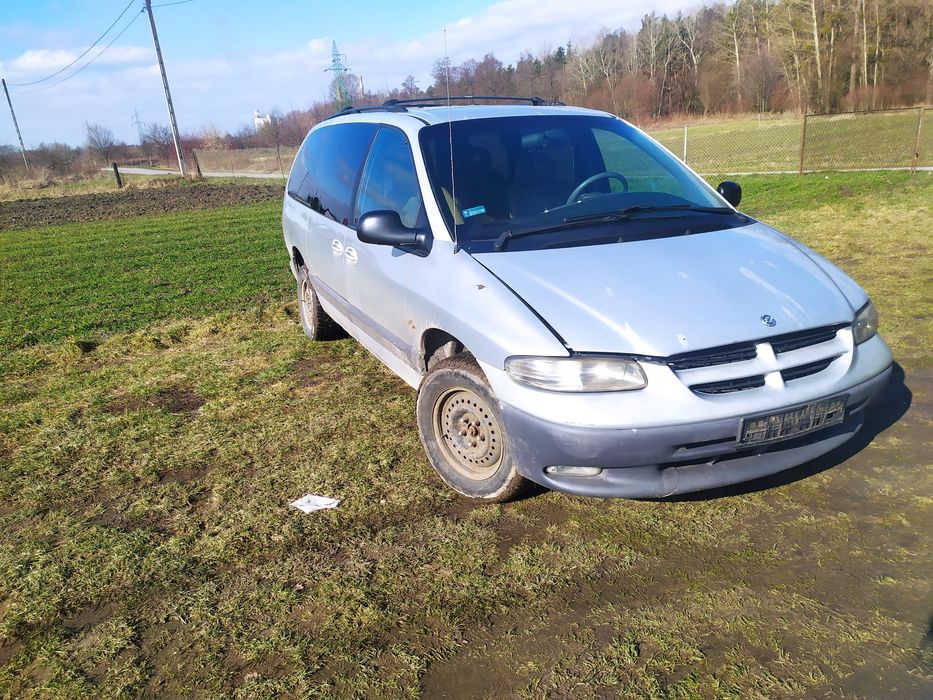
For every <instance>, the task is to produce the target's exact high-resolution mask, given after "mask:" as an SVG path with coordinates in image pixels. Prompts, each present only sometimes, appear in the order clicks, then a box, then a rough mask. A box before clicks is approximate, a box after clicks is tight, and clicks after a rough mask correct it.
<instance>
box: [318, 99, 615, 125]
mask: <svg viewBox="0 0 933 700" xmlns="http://www.w3.org/2000/svg"><path fill="white" fill-rule="evenodd" d="M388 115H393V116H396V115H397V116H402V115H405V116H409V117H414V118H415V119H418V120H419V121H421V122H422V123H425V124H428V125H433V124H445V123H447V122H449V121H450V122H458V121H466V120H468V119H493V118H497V117H527V116H532V115H535V116H540V115H551V116H553V115H580V116H583V115H588V116H600V117H605V116H612V115H610V114H608V113H607V112H600V111H597V110H594V109H585V108H583V107H565V106H545V105H457V104H453V105H450V106H448V105H446V104H440V105H437V106H433V105H432V106H411V107H405V108H404V110H400V109H391V108H386V109H385V110H383V109H379V108H375V109H373V110H371V111H369V110H367V111H364V112H358V113H355V114H349V113H348V114H346V115H343V114H338V115H334V116H333V117H331V118H330V119H328V120H327V121H330V122H340V121H343V120H344V119H346V120H347V121H357V122H359V121H365V122H375V123H380V124H381V123H385V122H390V123H391V122H395V123H397V121H396V120H395V119H392V118H388V119H387V118H386V117H387V116H388ZM351 117H352V119H351Z"/></svg>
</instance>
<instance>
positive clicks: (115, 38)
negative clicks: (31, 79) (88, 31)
mask: <svg viewBox="0 0 933 700" xmlns="http://www.w3.org/2000/svg"><path fill="white" fill-rule="evenodd" d="M139 14H142V11H140V13H139ZM139 14H137V15H133V18H132V19H131V20H130V21H129V23H128V24H127V25H126V26H125V27H123V29H121V30H120V33H119V34H117V35H116V36H115V37H114V38H113V40H112V41H111V42H110V43H109V44H107V45H106V46H105V47H104V48H103V49H101V50H100V52H99V53H98V54H97V55H96V56H94V58H92V59H91V60H90V61H88V62H87V63H85V64H84V65H83V66H81V67H80V68H79V69H78V70H76V71H75V72H74V73H72V74H71V75H66V76H65V77H64V78H62V79H61V80H58V81H56V82H54V83H52V84H51V85H45V86H43V87H40V88H36V89H35V90H25V91H23V92H21V93H20V94H22V95H31V94H32V93H34V92H42V91H43V90H48V89H49V88H53V87H55V86H57V85H61V84H62V83H65V82H67V81H69V80H71V79H72V78H73V77H75V76H76V75H78V73H80V72H81V71H83V70H84V69H85V68H87V67H88V66H89V65H91V64H92V63H94V61H96V60H97V59H98V58H100V57H101V56H103V55H104V54H105V53H106V52H107V49H109V48H110V47H111V46H113V45H114V44H115V43H116V42H117V39H119V38H120V37H121V36H123V35H124V34H125V33H126V30H127V29H129V28H130V27H132V26H133V23H134V22H135V21H136V20H137V19H139Z"/></svg>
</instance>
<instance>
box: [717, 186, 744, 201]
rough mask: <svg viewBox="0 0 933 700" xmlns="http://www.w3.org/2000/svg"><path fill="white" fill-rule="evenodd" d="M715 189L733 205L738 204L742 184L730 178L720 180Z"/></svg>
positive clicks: (740, 199)
mask: <svg viewBox="0 0 933 700" xmlns="http://www.w3.org/2000/svg"><path fill="white" fill-rule="evenodd" d="M716 191H717V192H718V193H719V194H721V195H722V196H723V199H725V200H726V201H727V202H729V204H731V205H732V206H734V207H737V206H739V202H741V201H742V186H741V185H740V184H739V183H737V182H732V180H723V181H722V182H720V183H719V187H717V188H716Z"/></svg>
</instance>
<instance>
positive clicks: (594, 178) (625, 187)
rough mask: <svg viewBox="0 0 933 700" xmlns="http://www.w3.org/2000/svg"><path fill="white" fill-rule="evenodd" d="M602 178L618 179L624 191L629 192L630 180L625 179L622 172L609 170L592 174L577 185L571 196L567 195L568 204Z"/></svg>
mask: <svg viewBox="0 0 933 700" xmlns="http://www.w3.org/2000/svg"><path fill="white" fill-rule="evenodd" d="M600 180H618V181H619V182H621V183H622V191H623V192H628V180H626V179H625V175H623V174H622V173H617V172H615V171H613V170H607V171H606V172H604V173H596V174H595V175H590V177H588V178H586V179H585V180H584V181H583V182H581V183H580V184H579V185H577V186H576V187H575V188H574V190H573V192H571V193H570V196H569V197H567V204H573V203H574V202H576V201H577V198H578V197H579V196H580V194H581V193H582V192H583V190H585V189H586V188H587V187H589V186H590V185H592V184H593V183H594V182H599V181H600Z"/></svg>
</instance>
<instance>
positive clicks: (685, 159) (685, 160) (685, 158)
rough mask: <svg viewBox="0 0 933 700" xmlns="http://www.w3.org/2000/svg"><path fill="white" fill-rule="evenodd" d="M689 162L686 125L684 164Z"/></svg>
mask: <svg viewBox="0 0 933 700" xmlns="http://www.w3.org/2000/svg"><path fill="white" fill-rule="evenodd" d="M686 164H687V127H686V126H685V127H684V165H686Z"/></svg>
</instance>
